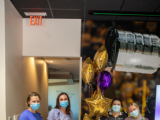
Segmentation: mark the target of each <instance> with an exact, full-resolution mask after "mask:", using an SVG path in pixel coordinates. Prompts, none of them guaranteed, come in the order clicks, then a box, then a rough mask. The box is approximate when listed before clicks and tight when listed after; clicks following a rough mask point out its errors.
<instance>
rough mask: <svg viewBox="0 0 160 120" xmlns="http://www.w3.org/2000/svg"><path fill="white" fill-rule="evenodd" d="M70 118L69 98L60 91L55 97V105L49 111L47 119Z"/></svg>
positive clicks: (66, 119) (64, 119)
mask: <svg viewBox="0 0 160 120" xmlns="http://www.w3.org/2000/svg"><path fill="white" fill-rule="evenodd" d="M72 118H73V113H72V111H71V110H70V99H69V97H68V95H67V94H66V93H64V92H63V93H60V94H59V95H58V97H57V102H56V107H55V108H54V109H52V110H51V111H50V112H49V115H48V118H47V120H72Z"/></svg>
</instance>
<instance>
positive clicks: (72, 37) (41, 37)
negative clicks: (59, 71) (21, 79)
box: [23, 19, 81, 57]
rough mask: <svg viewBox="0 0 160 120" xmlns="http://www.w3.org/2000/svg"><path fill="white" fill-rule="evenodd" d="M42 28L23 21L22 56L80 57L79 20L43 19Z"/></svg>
mask: <svg viewBox="0 0 160 120" xmlns="http://www.w3.org/2000/svg"><path fill="white" fill-rule="evenodd" d="M44 21H45V24H44V26H29V25H28V23H29V22H30V21H29V19H24V20H23V56H48V57H49V56H51V57H53V56H54V57H80V46H81V20H80V19H45V20H44Z"/></svg>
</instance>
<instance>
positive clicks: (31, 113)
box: [19, 92, 43, 120]
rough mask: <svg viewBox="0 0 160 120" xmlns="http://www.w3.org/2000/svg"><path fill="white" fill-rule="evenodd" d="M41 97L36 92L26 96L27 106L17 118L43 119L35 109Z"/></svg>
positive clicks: (25, 119)
mask: <svg viewBox="0 0 160 120" xmlns="http://www.w3.org/2000/svg"><path fill="white" fill-rule="evenodd" d="M40 100H41V97H40V95H39V94H38V93H36V92H32V93H30V94H29V95H28V97H27V108H28V109H26V110H25V111H23V112H22V114H21V115H20V117H19V120H43V117H42V115H41V114H40V113H38V112H37V110H38V109H39V107H40Z"/></svg>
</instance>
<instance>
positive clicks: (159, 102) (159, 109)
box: [155, 85, 160, 120]
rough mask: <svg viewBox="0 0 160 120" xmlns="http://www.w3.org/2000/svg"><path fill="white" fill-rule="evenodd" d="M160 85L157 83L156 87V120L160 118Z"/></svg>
mask: <svg viewBox="0 0 160 120" xmlns="http://www.w3.org/2000/svg"><path fill="white" fill-rule="evenodd" d="M158 91H160V85H157V89H156V108H155V120H160V93H158Z"/></svg>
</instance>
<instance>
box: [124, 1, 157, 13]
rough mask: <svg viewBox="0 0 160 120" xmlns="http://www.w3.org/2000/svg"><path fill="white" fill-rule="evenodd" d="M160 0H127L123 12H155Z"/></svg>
mask: <svg viewBox="0 0 160 120" xmlns="http://www.w3.org/2000/svg"><path fill="white" fill-rule="evenodd" d="M159 4H160V0H125V1H124V4H123V6H122V9H121V11H137V12H154V10H155V9H156V8H157V6H158V5H159Z"/></svg>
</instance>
